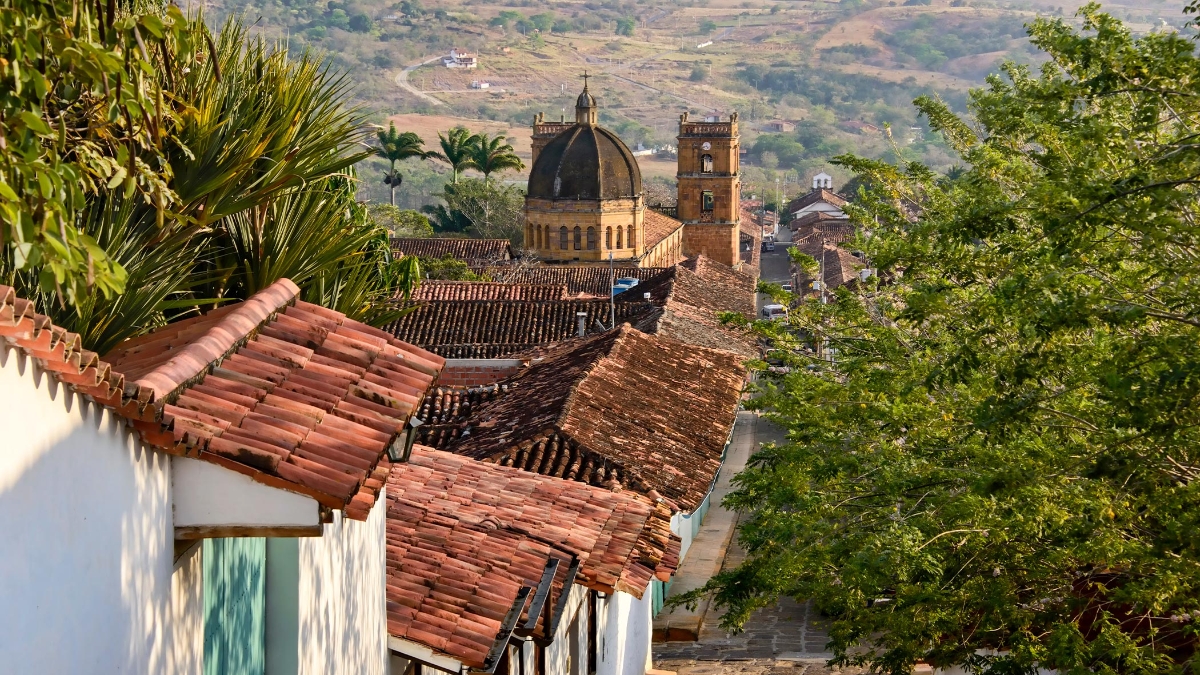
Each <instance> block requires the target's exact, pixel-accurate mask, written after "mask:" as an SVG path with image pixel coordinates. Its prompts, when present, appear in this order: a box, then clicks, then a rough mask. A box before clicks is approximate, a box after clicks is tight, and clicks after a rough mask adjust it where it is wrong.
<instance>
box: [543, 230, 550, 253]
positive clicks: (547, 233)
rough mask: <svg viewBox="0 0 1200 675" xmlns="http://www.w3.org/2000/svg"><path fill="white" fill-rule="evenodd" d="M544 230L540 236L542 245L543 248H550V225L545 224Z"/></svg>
mask: <svg viewBox="0 0 1200 675" xmlns="http://www.w3.org/2000/svg"><path fill="white" fill-rule="evenodd" d="M544 232H545V234H544V236H543V237H542V246H543V247H545V248H550V226H549V225H547V226H546V229H545V230H544Z"/></svg>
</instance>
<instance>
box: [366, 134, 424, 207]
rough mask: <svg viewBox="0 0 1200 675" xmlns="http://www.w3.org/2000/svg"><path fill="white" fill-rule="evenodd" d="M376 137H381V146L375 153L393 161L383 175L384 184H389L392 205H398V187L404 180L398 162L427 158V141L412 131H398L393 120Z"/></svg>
mask: <svg viewBox="0 0 1200 675" xmlns="http://www.w3.org/2000/svg"><path fill="white" fill-rule="evenodd" d="M375 135H376V137H377V138H378V139H379V147H378V148H377V149H376V150H375V153H376V154H377V155H379V156H380V157H383V158H384V159H386V160H388V162H390V163H391V168H390V169H389V170H388V172H387V173H386V174H384V176H383V184H384V185H386V186H388V191H389V192H390V197H391V205H392V206H395V205H396V188H398V187H400V184H401V183H402V182H403V181H404V177H403V176H401V175H400V172H399V171H397V170H396V162H402V161H404V160H406V159H412V158H414V157H415V158H418V159H425V158H426V157H428V156H429V153H428V152H426V151H425V141H423V140H421V137H420V136H418V135H417V134H416V133H414V132H412V131H406V132H404V133H402V134H401V133H397V132H396V123H395V122H391V123H390V124H389V125H388V128H387V131H384V130H382V129H380V130H379V131H378V132H376V134H375Z"/></svg>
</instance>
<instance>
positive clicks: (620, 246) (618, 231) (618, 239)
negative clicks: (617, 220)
mask: <svg viewBox="0 0 1200 675" xmlns="http://www.w3.org/2000/svg"><path fill="white" fill-rule="evenodd" d="M617 248H625V247H624V246H622V245H621V226H620V225H618V226H617Z"/></svg>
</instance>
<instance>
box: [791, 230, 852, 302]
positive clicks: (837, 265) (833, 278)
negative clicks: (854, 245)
mask: <svg viewBox="0 0 1200 675" xmlns="http://www.w3.org/2000/svg"><path fill="white" fill-rule="evenodd" d="M796 248H799V249H800V250H801V251H803V252H804V253H807V254H808V255H810V256H812V257H813V258H815V259H816V260H817V262H821V263H823V265H824V270H825V287H826V288H827V289H828V290H833V289H835V288H837V287H839V286H844V285H845V284H848V283H850V282H852V281H855V280H857V279H858V271H859V270H860V269H862V268H864V267H866V265H865V264H863V262H862V261H861V260H859V259H858V258H856V257H855V256H854V254H853V253H851V252H850V251H849V250H847V249H845V248H843V247H841V246H837V245H835V244H824V245H822V243H821V241H820V240H818V239H810V240H808V241H805V242H801V243H799V244H796ZM797 281H798V283H799V286H800V289H798V290H802V291H804V292H806V293H808V292H812V278H811V277H809V276H808V275H807V274H804V273H803V272H801V273H800V275H799V279H798V280H797Z"/></svg>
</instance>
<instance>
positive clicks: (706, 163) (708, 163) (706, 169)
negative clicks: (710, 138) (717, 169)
mask: <svg viewBox="0 0 1200 675" xmlns="http://www.w3.org/2000/svg"><path fill="white" fill-rule="evenodd" d="M712 172H713V161H712V155H703V156H701V157H700V173H712Z"/></svg>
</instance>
